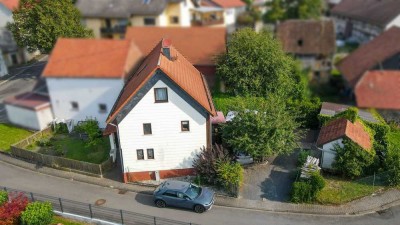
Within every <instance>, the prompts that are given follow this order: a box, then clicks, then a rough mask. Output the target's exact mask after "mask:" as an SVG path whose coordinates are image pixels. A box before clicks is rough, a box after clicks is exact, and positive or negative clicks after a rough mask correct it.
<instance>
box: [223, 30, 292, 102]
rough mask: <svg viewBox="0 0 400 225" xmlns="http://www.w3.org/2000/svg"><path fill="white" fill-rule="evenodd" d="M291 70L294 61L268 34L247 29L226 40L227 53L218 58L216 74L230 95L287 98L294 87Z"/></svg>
mask: <svg viewBox="0 0 400 225" xmlns="http://www.w3.org/2000/svg"><path fill="white" fill-rule="evenodd" d="M294 67H295V61H294V60H293V59H292V58H291V57H290V56H288V55H286V54H285V52H284V51H283V50H282V47H281V45H280V44H279V42H278V41H277V40H276V39H275V38H274V37H273V36H272V34H271V33H269V32H266V31H262V32H260V33H256V32H255V31H253V30H252V29H249V28H247V29H242V30H239V31H237V32H235V33H234V34H233V35H232V38H231V40H229V41H228V51H227V53H226V54H224V55H222V56H221V57H220V58H219V59H218V65H217V75H218V76H219V77H220V78H221V79H222V80H223V81H224V82H225V84H226V87H227V91H228V92H229V93H231V94H235V95H240V96H247V95H248V96H257V97H263V96H267V95H269V94H270V93H273V94H277V95H280V96H282V97H288V96H291V95H292V94H293V92H294V89H295V88H296V87H295V86H296V84H295V82H294V81H295V76H296V75H295V74H294V73H295V72H294V71H295V70H294Z"/></svg>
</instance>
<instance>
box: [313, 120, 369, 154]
mask: <svg viewBox="0 0 400 225" xmlns="http://www.w3.org/2000/svg"><path fill="white" fill-rule="evenodd" d="M343 137H348V138H349V139H350V140H352V141H353V142H355V143H357V144H358V145H359V146H361V147H362V148H364V149H366V150H369V149H371V147H372V142H371V137H370V135H369V134H368V132H367V131H365V128H364V126H363V125H362V124H361V123H360V122H359V121H356V122H355V123H354V124H353V123H352V122H350V121H348V120H347V119H345V118H339V119H337V120H334V121H331V122H330V123H328V124H327V125H325V126H323V127H322V128H321V131H320V133H319V136H318V140H317V145H324V144H326V143H329V142H331V141H335V140H337V139H339V138H343Z"/></svg>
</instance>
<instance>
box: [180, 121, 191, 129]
mask: <svg viewBox="0 0 400 225" xmlns="http://www.w3.org/2000/svg"><path fill="white" fill-rule="evenodd" d="M181 131H190V128H189V121H188V120H184V121H181Z"/></svg>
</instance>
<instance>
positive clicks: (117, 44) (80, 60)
mask: <svg viewBox="0 0 400 225" xmlns="http://www.w3.org/2000/svg"><path fill="white" fill-rule="evenodd" d="M141 59H142V53H141V52H140V50H139V49H138V48H137V46H136V45H135V44H134V43H133V42H131V41H129V40H106V39H102V40H99V39H67V38H60V39H58V41H57V43H56V45H55V46H54V49H53V51H52V52H51V55H50V58H49V61H48V63H47V65H46V68H45V69H44V71H43V77H46V78H47V77H70V78H124V77H126V76H128V75H129V73H130V71H131V70H132V69H133V68H134V67H135V65H136V64H137V63H138V62H139V61H140V60H141Z"/></svg>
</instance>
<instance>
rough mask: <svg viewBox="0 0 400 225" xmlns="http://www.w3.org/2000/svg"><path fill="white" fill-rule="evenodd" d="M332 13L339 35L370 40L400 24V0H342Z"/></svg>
mask: <svg viewBox="0 0 400 225" xmlns="http://www.w3.org/2000/svg"><path fill="white" fill-rule="evenodd" d="M331 15H332V17H333V19H334V20H335V25H336V32H337V34H338V35H339V36H342V37H343V38H351V39H352V41H356V42H359V43H363V42H368V41H370V40H372V39H373V38H374V37H376V36H378V35H379V34H381V33H382V32H383V31H385V30H388V29H389V28H391V27H393V26H400V1H398V0H385V1H380V0H342V1H340V2H339V3H338V4H337V5H336V6H335V7H334V8H333V9H332V10H331Z"/></svg>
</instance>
